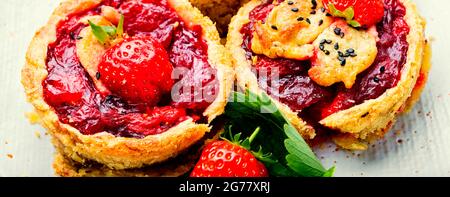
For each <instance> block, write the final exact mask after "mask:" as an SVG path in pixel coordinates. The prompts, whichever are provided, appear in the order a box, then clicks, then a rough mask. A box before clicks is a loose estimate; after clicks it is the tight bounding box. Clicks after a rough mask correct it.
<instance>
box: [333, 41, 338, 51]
mask: <svg viewBox="0 0 450 197" xmlns="http://www.w3.org/2000/svg"><path fill="white" fill-rule="evenodd" d="M334 49H336V50H339V43H337V42H336V44H334Z"/></svg>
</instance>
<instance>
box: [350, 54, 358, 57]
mask: <svg viewBox="0 0 450 197" xmlns="http://www.w3.org/2000/svg"><path fill="white" fill-rule="evenodd" d="M356 56H358V55H356V53H350V57H356Z"/></svg>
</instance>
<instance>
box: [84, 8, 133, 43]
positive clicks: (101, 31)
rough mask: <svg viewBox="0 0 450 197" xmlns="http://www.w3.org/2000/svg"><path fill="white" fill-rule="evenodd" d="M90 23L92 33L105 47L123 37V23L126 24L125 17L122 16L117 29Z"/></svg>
mask: <svg viewBox="0 0 450 197" xmlns="http://www.w3.org/2000/svg"><path fill="white" fill-rule="evenodd" d="M88 22H89V26H90V27H91V29H92V33H93V34H94V36H95V37H96V38H97V40H98V41H99V42H100V43H101V44H103V45H105V44H108V43H109V42H110V41H111V40H114V39H116V38H121V37H122V35H123V23H124V16H123V15H121V16H120V20H119V24H118V25H117V27H114V26H100V25H96V24H94V23H92V22H91V21H88Z"/></svg>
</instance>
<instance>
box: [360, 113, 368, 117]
mask: <svg viewBox="0 0 450 197" xmlns="http://www.w3.org/2000/svg"><path fill="white" fill-rule="evenodd" d="M368 115H369V112H367V113H365V114H363V115H362V116H361V118H365V117H367V116H368Z"/></svg>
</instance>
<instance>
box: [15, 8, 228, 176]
mask: <svg viewBox="0 0 450 197" xmlns="http://www.w3.org/2000/svg"><path fill="white" fill-rule="evenodd" d="M99 27H105V28H104V32H106V33H107V34H105V35H109V36H112V35H116V36H114V37H111V38H108V39H106V40H104V37H102V36H101V35H100V36H99V35H98V31H97V34H96V30H98V28H99ZM113 27H117V28H116V29H115V28H113ZM119 27H120V28H119ZM111 32H114V33H111ZM119 32H120V33H119ZM101 38H103V40H102V39H101ZM228 54H229V53H228V52H227V51H226V50H225V47H224V46H222V45H221V44H220V37H219V33H218V31H217V29H216V27H215V26H214V24H213V22H212V21H211V20H210V19H209V18H208V17H205V16H203V15H202V14H201V13H200V11H199V10H197V9H196V8H194V7H193V6H192V5H191V4H190V3H189V1H187V0H162V1H160V0H66V1H64V2H63V3H61V4H60V5H59V6H58V8H56V10H55V11H54V13H53V15H52V16H51V18H50V20H49V22H48V23H47V25H45V26H44V27H43V28H42V29H40V30H39V31H38V32H37V33H36V35H35V37H34V39H33V40H32V42H31V44H30V47H29V49H28V52H27V55H26V65H25V67H24V69H23V71H22V83H23V85H24V87H25V90H26V94H27V97H28V100H29V102H31V103H32V104H33V106H34V107H35V111H36V113H37V114H38V115H39V116H40V118H41V123H42V125H43V126H44V127H45V128H47V129H48V131H49V133H50V134H51V135H52V137H53V143H54V145H55V147H56V149H57V151H58V154H57V158H56V161H55V165H54V166H55V168H56V171H57V173H59V174H60V175H63V176H76V175H80V176H83V175H84V174H82V173H81V172H80V171H79V170H80V169H86V170H85V171H84V173H87V172H94V171H95V172H97V174H98V175H148V176H151V175H164V176H176V175H180V174H183V173H186V172H187V171H188V170H189V169H190V167H192V165H193V164H194V163H193V162H192V161H191V160H189V159H186V160H184V159H178V158H177V159H175V160H176V162H175V163H174V162H172V161H171V160H174V159H173V158H175V157H177V156H178V155H186V153H192V152H193V153H196V152H197V151H196V150H194V151H192V150H190V149H192V148H193V147H196V148H199V147H198V146H201V145H202V141H204V140H205V138H207V137H206V136H207V134H208V133H209V132H210V131H211V127H212V126H210V125H209V123H211V122H212V121H213V120H214V119H215V118H216V117H217V116H219V115H221V114H222V113H223V111H224V108H225V105H226V102H227V97H228V95H229V93H230V91H231V89H232V87H231V86H232V83H233V81H234V72H233V69H232V64H231V57H230V56H229V55H228ZM176 70H178V71H180V72H179V73H177V72H176ZM177 87H178V89H177ZM180 87H187V88H188V89H183V88H180ZM208 135H210V134H208ZM167 162H168V163H170V162H172V164H170V166H172V167H167V168H170V169H172V170H167V172H158V171H159V170H161V171H164V170H163V169H165V167H161V166H162V165H163V164H164V163H167ZM77 169H78V170H77ZM94 169H95V170H94ZM139 169H144V170H143V171H139ZM100 172H102V173H100ZM138 172H139V173H138Z"/></svg>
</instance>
